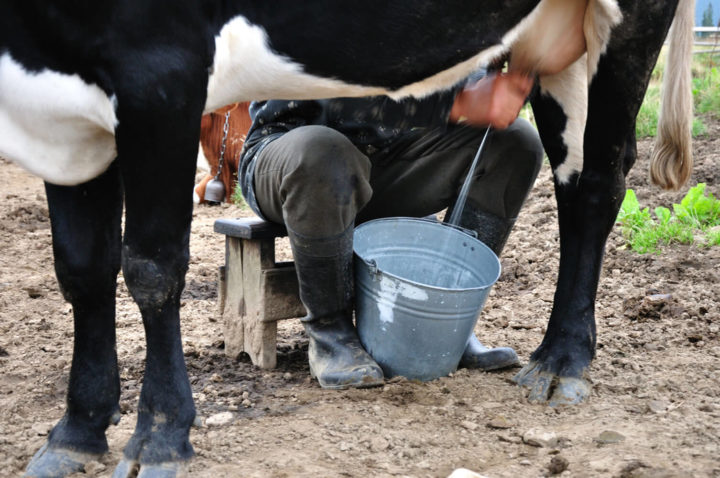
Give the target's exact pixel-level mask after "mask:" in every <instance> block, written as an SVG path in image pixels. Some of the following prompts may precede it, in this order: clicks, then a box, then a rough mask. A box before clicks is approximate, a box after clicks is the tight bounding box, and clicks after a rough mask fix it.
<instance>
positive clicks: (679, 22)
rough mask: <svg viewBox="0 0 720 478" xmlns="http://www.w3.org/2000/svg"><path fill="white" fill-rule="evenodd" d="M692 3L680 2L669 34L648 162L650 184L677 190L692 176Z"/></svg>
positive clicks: (681, 0) (693, 7)
mask: <svg viewBox="0 0 720 478" xmlns="http://www.w3.org/2000/svg"><path fill="white" fill-rule="evenodd" d="M694 14H695V0H680V2H679V3H678V6H677V11H676V12H675V20H674V22H673V26H672V29H671V31H670V47H669V50H668V55H667V62H666V64H665V73H664V78H663V90H662V106H661V110H660V119H659V121H658V131H657V138H656V140H655V147H654V150H653V153H652V159H651V162H650V177H651V178H652V182H653V183H655V184H657V185H659V186H661V187H662V188H664V189H679V188H680V187H681V186H682V185H683V184H685V182H686V181H687V180H688V178H689V177H690V174H691V172H692V163H693V159H692V118H693V97H692V88H691V76H690V65H691V62H692V47H693V27H694Z"/></svg>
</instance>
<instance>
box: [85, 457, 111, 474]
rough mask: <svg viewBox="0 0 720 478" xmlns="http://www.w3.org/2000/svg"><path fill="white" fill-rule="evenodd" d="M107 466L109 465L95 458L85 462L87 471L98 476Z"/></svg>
mask: <svg viewBox="0 0 720 478" xmlns="http://www.w3.org/2000/svg"><path fill="white" fill-rule="evenodd" d="M106 468H107V466H105V465H104V464H102V463H100V462H99V461H95V460H91V461H89V462H87V463H85V473H86V474H87V475H90V476H97V475H99V474H100V473H102V472H103V471H105V469H106Z"/></svg>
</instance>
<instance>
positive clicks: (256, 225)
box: [213, 217, 287, 239]
mask: <svg viewBox="0 0 720 478" xmlns="http://www.w3.org/2000/svg"><path fill="white" fill-rule="evenodd" d="M213 230H214V231H215V232H217V233H219V234H225V235H226V236H230V237H237V238H239V239H271V238H273V239H274V238H276V237H285V236H287V229H286V228H285V226H284V225H282V224H277V223H274V222H267V221H264V220H263V219H260V218H259V217H241V218H235V219H230V218H223V219H218V220H216V221H215V223H214V224H213Z"/></svg>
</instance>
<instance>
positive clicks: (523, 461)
mask: <svg viewBox="0 0 720 478" xmlns="http://www.w3.org/2000/svg"><path fill="white" fill-rule="evenodd" d="M520 464H521V465H522V466H531V465H532V461H530V460H520Z"/></svg>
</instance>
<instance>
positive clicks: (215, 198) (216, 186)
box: [205, 179, 225, 204]
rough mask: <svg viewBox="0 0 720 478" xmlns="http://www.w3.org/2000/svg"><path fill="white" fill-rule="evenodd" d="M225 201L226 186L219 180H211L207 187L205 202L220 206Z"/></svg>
mask: <svg viewBox="0 0 720 478" xmlns="http://www.w3.org/2000/svg"><path fill="white" fill-rule="evenodd" d="M223 199H225V185H224V184H223V182H222V181H220V180H219V179H211V180H210V181H208V183H207V185H206V186H205V201H207V202H209V203H210V204H220V203H221V202H223Z"/></svg>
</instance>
